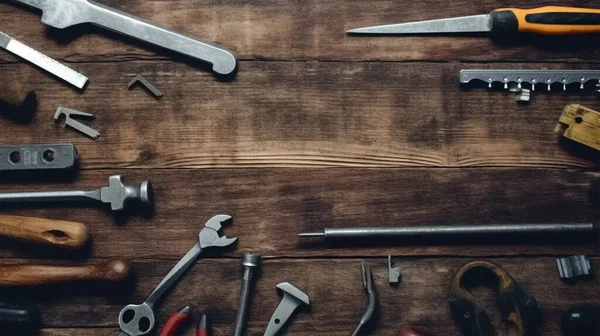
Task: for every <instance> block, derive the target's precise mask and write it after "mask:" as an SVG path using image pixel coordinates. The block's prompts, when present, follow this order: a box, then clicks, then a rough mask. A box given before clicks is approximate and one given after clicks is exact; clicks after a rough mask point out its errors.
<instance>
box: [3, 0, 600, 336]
mask: <svg viewBox="0 0 600 336" xmlns="http://www.w3.org/2000/svg"><path fill="white" fill-rule="evenodd" d="M101 2H102V3H104V4H107V5H110V6H114V7H116V8H119V9H122V10H125V11H127V12H130V13H133V14H136V15H140V16H143V17H145V18H148V19H151V20H153V21H156V22H159V23H161V24H163V25H165V26H168V27H172V28H175V29H178V30H181V31H185V32H187V33H189V34H192V35H195V36H199V37H202V38H205V39H207V40H211V41H217V42H219V43H221V44H223V45H225V46H227V47H228V48H230V49H232V50H234V51H235V52H236V53H237V54H238V56H239V58H240V65H239V72H238V74H237V76H236V77H235V79H234V80H232V81H222V80H218V79H217V78H215V77H214V76H213V75H212V74H211V73H210V72H208V71H207V69H206V67H204V66H202V65H199V64H196V63H194V62H189V61H188V60H186V59H184V58H182V57H175V59H172V58H170V57H169V56H172V55H170V54H165V53H164V52H162V51H161V50H160V49H158V48H154V47H148V46H146V45H144V44H142V43H138V42H135V41H132V40H130V39H127V38H121V37H119V36H118V35H116V34H114V33H105V32H103V31H102V30H100V29H97V28H93V27H88V26H81V27H76V28H73V29H68V30H66V31H60V30H56V29H51V28H48V27H46V26H44V25H43V24H42V23H40V16H39V13H36V11H34V10H30V9H26V8H24V7H21V6H17V5H14V4H12V3H10V1H5V2H0V17H1V20H0V31H2V32H4V33H6V34H8V35H10V36H12V37H14V38H16V39H19V40H20V41H21V42H23V43H25V44H27V45H29V46H31V47H33V48H35V49H37V50H40V51H42V52H44V53H45V54H47V55H49V56H51V57H54V58H56V59H58V60H61V61H62V62H65V63H66V64H67V65H69V66H70V67H72V68H74V69H76V70H78V71H81V72H82V73H84V74H86V75H87V76H88V77H90V84H89V86H88V88H87V89H86V90H85V92H84V93H80V92H77V91H75V90H72V89H70V88H69V87H67V86H66V85H65V84H63V83H61V82H59V81H57V80H56V79H54V78H52V77H49V76H47V75H46V74H45V73H43V72H42V71H40V70H39V69H36V68H34V67H31V66H30V65H29V64H26V63H23V62H22V61H20V60H18V59H16V58H15V57H13V56H12V55H10V54H8V53H6V52H4V51H2V52H0V74H1V75H2V81H0V92H2V91H4V90H9V89H10V88H13V87H16V86H18V87H24V88H27V89H32V90H35V91H36V92H37V93H38V96H39V103H40V106H39V109H38V113H37V116H36V118H35V119H34V120H33V121H32V123H30V124H27V125H22V124H15V123H13V122H12V121H10V120H8V119H6V118H4V117H3V116H0V130H1V132H0V143H2V144H17V143H53V142H72V143H74V144H75V145H76V146H77V147H78V149H79V151H80V157H81V168H82V170H81V172H80V174H79V175H78V176H77V179H76V180H75V181H72V182H50V181H31V180H22V179H19V180H10V179H1V180H0V190H2V191H25V190H38V189H39V190H52V189H71V188H77V189H79V188H83V189H88V188H95V187H100V186H103V185H105V184H106V183H107V178H108V176H109V175H112V174H123V175H125V177H126V179H127V180H128V181H130V182H139V181H142V180H145V179H149V180H151V181H152V182H153V184H154V186H155V189H156V209H155V213H154V214H153V216H151V217H144V216H132V217H129V218H122V217H115V216H113V214H111V213H110V211H108V210H107V209H104V208H86V207H79V206H78V207H69V206H59V207H55V206H53V207H50V206H47V207H41V208H35V207H17V208H9V207H4V208H2V209H1V212H2V214H10V215H27V216H39V217H48V218H56V219H62V220H69V221H78V222H82V223H86V224H87V225H88V227H89V229H90V233H91V236H92V241H91V244H90V246H89V247H88V248H86V249H84V250H83V251H75V252H74V251H60V250H56V249H51V248H45V247H40V246H35V245H30V244H27V243H23V242H18V241H12V240H8V239H5V238H0V263H1V264H3V265H14V264H20V263H29V264H46V265H63V266H73V265H85V264H88V263H90V262H101V261H103V260H109V259H126V260H129V261H130V262H131V263H132V266H133V272H135V277H134V279H133V281H130V282H128V283H126V284H122V285H106V284H98V283H77V284H67V285H53V286H44V287H35V288H31V287H29V288H21V289H13V288H11V289H10V290H6V289H2V290H0V300H7V301H14V300H25V301H34V302H37V303H38V304H39V306H40V308H41V311H42V315H43V323H44V330H43V331H42V335H47V336H67V335H84V336H100V335H117V334H118V324H117V318H118V313H119V311H120V309H121V308H122V307H123V306H125V305H126V304H128V303H140V302H142V301H143V300H144V299H145V298H146V296H147V295H148V294H149V293H150V292H151V291H152V289H153V288H154V287H155V286H156V285H157V284H158V283H159V282H160V280H161V279H162V277H163V276H164V275H165V274H166V273H167V272H168V271H169V269H170V268H171V267H172V266H173V265H174V264H175V263H176V262H177V260H179V258H181V257H182V256H183V255H184V254H185V253H186V252H187V251H188V250H189V249H190V248H191V247H192V246H193V244H194V243H195V242H196V240H197V237H198V233H199V231H200V230H201V228H202V226H203V224H204V222H205V221H206V220H207V219H208V218H210V217H211V216H212V215H214V214H217V213H227V214H230V215H232V216H233V217H234V222H233V224H232V225H230V226H227V227H225V228H224V233H226V234H227V235H228V236H237V237H239V242H238V244H237V245H236V246H235V248H230V249H225V250H224V251H219V250H213V251H206V252H207V254H206V255H205V258H202V259H200V260H199V261H198V262H197V264H196V265H195V266H194V267H193V268H192V270H191V271H190V272H189V273H188V274H187V275H186V276H185V277H184V278H183V279H182V281H181V282H180V283H179V284H178V285H177V286H176V287H175V288H174V289H173V291H172V292H171V293H170V294H169V295H168V296H167V297H166V298H165V300H164V301H163V302H162V304H160V305H159V306H158V307H157V318H158V321H159V322H158V323H159V325H162V323H164V321H165V320H166V318H167V317H168V316H169V315H170V314H171V313H172V312H174V311H175V310H177V309H178V308H180V307H181V306H184V305H188V304H191V305H193V306H195V307H197V308H198V309H199V310H200V311H203V312H206V313H207V314H209V316H210V318H211V320H212V321H213V326H214V334H215V335H227V334H231V333H232V330H233V324H234V319H235V313H236V309H237V300H238V296H239V287H240V280H241V274H240V272H241V269H240V268H241V266H240V261H239V260H240V257H241V255H242V253H244V252H248V251H254V252H258V253H261V254H263V255H264V261H263V269H262V272H261V275H260V278H259V281H258V283H257V288H256V290H255V291H254V298H253V307H252V308H253V309H252V313H251V316H250V324H249V334H250V335H261V334H262V332H263V331H264V329H265V327H266V325H267V323H268V321H269V318H270V316H271V314H272V313H273V311H274V309H275V307H276V306H277V304H278V302H279V300H280V298H281V295H280V293H277V291H276V289H275V285H276V284H278V283H280V282H284V281H287V282H291V283H293V284H295V285H296V286H297V287H299V288H300V289H302V290H304V291H305V292H306V293H308V294H309V296H310V299H311V306H310V309H307V310H302V311H299V314H298V315H297V316H296V318H295V319H294V321H293V323H292V324H291V325H290V327H289V328H288V329H287V334H288V335H348V334H350V332H351V331H352V330H353V329H354V327H355V325H356V324H357V323H358V321H359V319H360V316H361V315H362V313H363V311H364V309H365V307H366V294H365V292H364V290H363V288H362V283H361V277H360V261H361V260H364V261H365V262H367V263H369V264H370V265H372V266H373V269H374V273H375V283H376V287H377V292H378V296H379V306H378V314H377V318H376V319H375V323H374V325H373V328H372V329H371V332H370V334H371V335H395V334H396V333H397V331H398V329H399V327H400V326H402V325H408V324H412V325H417V326H424V327H428V328H430V329H431V330H432V331H433V332H435V333H436V334H437V335H450V336H453V335H459V332H458V329H457V328H456V327H455V325H454V323H453V321H452V319H451V317H450V313H449V310H448V307H447V303H446V299H447V297H446V296H447V286H448V282H449V280H450V276H451V274H452V272H453V271H454V270H455V269H456V268H457V267H458V266H460V265H461V264H462V263H464V262H467V261H469V260H473V259H483V258H485V259H489V260H493V261H496V262H497V263H499V264H501V265H502V266H504V267H505V268H506V269H507V270H508V271H509V272H511V274H512V275H513V276H514V277H515V278H516V279H517V280H518V281H519V282H520V283H521V284H522V285H523V287H524V288H525V289H526V290H527V291H528V292H530V293H531V294H533V295H535V296H536V297H537V299H538V301H539V303H540V306H541V308H542V310H543V313H544V316H545V318H544V323H543V325H542V329H541V330H542V335H560V334H561V333H560V323H559V318H560V315H561V313H562V312H563V311H564V310H566V309H567V308H568V307H570V306H572V305H578V304H600V283H599V282H598V279H595V280H591V281H581V282H578V283H577V284H574V285H572V284H565V283H563V282H561V281H560V280H559V278H558V272H557V270H556V266H555V258H557V257H561V256H567V255H573V254H586V255H588V256H590V257H591V262H592V267H593V268H595V269H596V270H595V272H597V270H598V269H599V268H600V254H599V251H598V247H597V245H594V244H571V245H557V244H556V243H555V242H548V241H541V240H540V241H537V242H531V243H529V244H516V243H510V244H506V243H505V244H500V243H487V242H486V243H485V244H482V245H468V246H466V245H463V244H446V245H438V246H428V245H422V244H418V243H414V242H407V244H402V245H389V244H386V245H384V246H369V245H364V244H363V245H357V246H350V247H340V246H332V245H327V244H323V243H320V242H318V240H317V241H314V240H301V239H299V238H297V237H296V235H297V234H298V233H301V232H311V231H320V230H322V229H323V228H324V227H345V226H392V225H414V226H422V225H428V224H439V225H444V224H447V225H451V224H478V223H480V224H494V223H555V222H556V223H562V222H586V221H594V222H595V221H596V219H597V215H598V211H597V210H596V209H597V205H595V204H594V203H592V202H590V200H589V184H590V181H591V180H592V179H593V178H595V177H598V176H600V174H598V173H597V170H596V169H595V168H596V167H597V163H598V161H599V159H598V156H597V155H590V153H586V152H581V151H573V150H572V149H573V148H572V146H569V145H565V144H559V142H558V139H557V136H556V134H554V132H553V129H554V126H555V125H556V122H557V121H558V118H559V116H560V114H561V111H562V109H563V107H564V106H565V105H566V104H569V103H579V104H582V105H585V106H588V107H591V108H593V109H596V110H598V109H599V108H600V106H599V103H598V100H597V99H596V97H595V95H594V93H593V92H589V91H588V92H570V93H545V92H538V93H536V94H534V97H533V102H532V103H531V104H529V105H525V106H521V105H517V104H516V103H515V102H514V96H513V94H510V93H506V92H498V91H487V90H485V89H479V88H477V89H471V90H465V89H464V88H461V87H460V86H459V84H458V71H459V70H460V69H463V68H535V69H595V68H597V67H598V63H599V61H598V52H599V49H598V47H597V46H598V45H599V42H600V37H597V36H594V37H584V38H580V37H569V38H557V39H548V38H541V37H539V38H538V37H524V38H516V39H511V40H507V41H497V40H496V41H494V40H491V39H488V38H482V37H464V36H463V37H369V38H364V37H351V36H346V35H345V34H344V31H345V30H346V29H350V28H356V27H361V26H365V25H375V24H385V23H395V22H402V21H411V20H421V19H428V18H438V17H446V16H458V15H469V14H481V13H485V12H488V11H490V10H492V9H494V8H498V7H505V6H511V5H521V6H524V5H527V6H531V7H534V6H542V5H571V6H580V7H583V6H589V7H594V6H597V4H596V3H595V2H593V1H540V0H536V1H533V2H528V3H527V4H515V3H513V2H509V1H491V0H484V1H468V0H450V1H446V2H440V1H437V0H426V1H398V0H395V1H392V0H372V1H364V0H351V1H350V0H330V1H322V0H307V1H292V0H267V1H247V0H194V1H192V0H156V1H143V0H130V1H123V0H103V1H101ZM136 74H142V75H143V76H145V77H146V78H147V79H148V80H150V81H151V82H152V83H153V84H155V85H156V86H157V87H158V88H159V89H160V90H161V91H163V93H164V97H163V98H162V99H161V100H155V99H153V98H152V97H150V96H148V94H147V93H146V92H144V91H143V90H142V89H141V88H137V89H134V90H132V91H129V90H127V87H126V84H127V83H128V82H129V80H130V79H131V78H133V77H134V76H135V75H136ZM58 106H65V107H71V108H75V109H79V110H82V111H87V112H91V113H94V114H96V117H97V118H96V120H95V121H94V122H93V125H94V127H95V128H96V129H98V130H99V131H100V132H101V136H100V138H99V139H98V140H96V141H92V140H90V139H87V138H85V137H83V136H81V135H79V134H77V133H75V132H74V131H73V130H68V129H63V128H61V127H60V126H58V125H56V124H54V123H53V121H52V116H53V115H54V112H55V110H56V108H57V107H58ZM575 149H576V148H575ZM388 254H391V255H392V256H393V257H394V264H395V265H397V266H399V267H400V268H401V272H402V281H401V284H400V285H399V286H397V287H393V286H390V285H389V284H388V282H387V266H386V257H387V255H388ZM476 293H477V294H478V298H480V299H481V301H482V302H483V303H484V304H485V306H486V307H487V308H488V309H489V310H490V312H491V313H492V317H493V319H494V320H495V321H496V322H498V320H499V313H498V311H497V309H496V308H495V303H494V300H493V292H492V290H491V289H483V288H476ZM188 335H191V330H190V331H189V332H188Z"/></svg>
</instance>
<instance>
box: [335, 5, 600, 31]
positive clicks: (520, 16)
mask: <svg viewBox="0 0 600 336" xmlns="http://www.w3.org/2000/svg"><path fill="white" fill-rule="evenodd" d="M347 33H349V34H378V35H386V34H393V35H399V34H448V33H491V34H493V35H495V36H508V35H514V34H518V33H531V34H539V35H575V34H590V33H600V9H593V8H575V7H560V6H546V7H538V8H531V9H518V8H500V9H496V10H493V11H491V12H490V13H489V14H483V15H470V16H461V17H453V18H444V19H438V20H427V21H419V22H407V23H399V24H390V25H383V26H374V27H365V28H358V29H353V30H349V31H348V32H347Z"/></svg>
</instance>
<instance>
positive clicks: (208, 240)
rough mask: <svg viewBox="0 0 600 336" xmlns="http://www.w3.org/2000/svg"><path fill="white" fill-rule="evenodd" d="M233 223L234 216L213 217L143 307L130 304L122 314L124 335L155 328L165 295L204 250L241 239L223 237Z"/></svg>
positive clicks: (145, 332) (141, 333)
mask: <svg viewBox="0 0 600 336" xmlns="http://www.w3.org/2000/svg"><path fill="white" fill-rule="evenodd" d="M229 220H231V216H228V215H217V216H214V217H213V218H211V219H210V220H209V221H208V222H206V224H205V225H204V228H203V229H202V231H200V238H199V241H198V243H196V245H194V247H192V249H191V250H190V251H189V252H188V253H187V254H186V255H185V256H184V257H183V258H182V259H181V260H179V262H178V263H177V264H176V265H175V266H174V267H173V268H172V269H171V271H170V272H169V274H167V276H166V277H165V278H164V279H163V280H162V281H161V282H160V284H158V286H157V287H156V288H155V289H154V291H153V292H152V294H150V296H148V298H147V299H146V301H144V302H143V303H142V304H139V305H134V304H130V305H127V306H126V307H125V308H123V309H122V310H121V313H120V314H119V327H120V328H121V333H120V334H119V335H120V336H141V335H146V334H148V333H150V331H152V329H153V328H154V323H155V319H154V310H153V309H154V304H156V302H157V301H158V300H159V299H160V298H161V297H162V296H163V295H164V294H165V292H166V291H167V290H168V289H169V288H170V287H171V286H173V284H175V282H177V280H179V278H181V276H182V275H183V273H184V272H185V271H186V270H187V269H188V268H190V266H192V264H193V263H194V261H196V259H197V258H198V256H199V255H200V253H201V252H202V250H203V249H205V248H208V247H213V246H215V247H224V246H229V245H231V244H233V243H234V242H235V241H236V240H237V238H235V237H234V238H227V237H225V236H223V237H220V236H219V230H220V229H221V225H222V224H223V223H225V222H227V221H229Z"/></svg>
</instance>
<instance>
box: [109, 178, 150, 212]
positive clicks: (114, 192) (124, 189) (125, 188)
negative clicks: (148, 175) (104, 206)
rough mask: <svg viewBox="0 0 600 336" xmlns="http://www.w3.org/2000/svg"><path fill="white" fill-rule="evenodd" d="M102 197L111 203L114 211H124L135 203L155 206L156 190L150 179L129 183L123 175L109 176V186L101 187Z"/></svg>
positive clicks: (148, 206)
mask: <svg viewBox="0 0 600 336" xmlns="http://www.w3.org/2000/svg"><path fill="white" fill-rule="evenodd" d="M100 197H101V200H102V202H104V203H110V208H111V209H112V210H113V211H123V210H125V208H126V207H128V206H130V205H133V204H137V205H142V206H144V207H147V208H152V207H153V206H154V192H153V190H152V183H150V181H144V182H142V183H140V184H133V185H128V184H125V183H124V180H123V176H121V175H113V176H111V177H109V178H108V187H103V188H102V189H100Z"/></svg>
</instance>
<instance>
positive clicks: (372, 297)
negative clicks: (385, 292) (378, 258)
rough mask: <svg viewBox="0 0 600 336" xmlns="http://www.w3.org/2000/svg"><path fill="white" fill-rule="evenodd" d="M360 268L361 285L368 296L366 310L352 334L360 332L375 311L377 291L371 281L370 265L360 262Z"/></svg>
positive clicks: (355, 335)
mask: <svg viewBox="0 0 600 336" xmlns="http://www.w3.org/2000/svg"><path fill="white" fill-rule="evenodd" d="M360 266H361V270H362V279H363V286H364V287H365V290H366V291H367V295H368V296H369V303H368V304H367V310H365V313H364V314H363V316H362V317H361V318H360V322H358V326H356V329H354V332H353V333H352V336H357V335H360V334H361V331H362V330H363V328H364V327H365V325H366V324H367V323H368V322H369V321H370V320H371V318H372V317H373V314H374V313H375V305H376V304H377V293H375V284H374V281H373V271H372V270H371V266H365V263H364V262H361V264H360Z"/></svg>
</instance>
